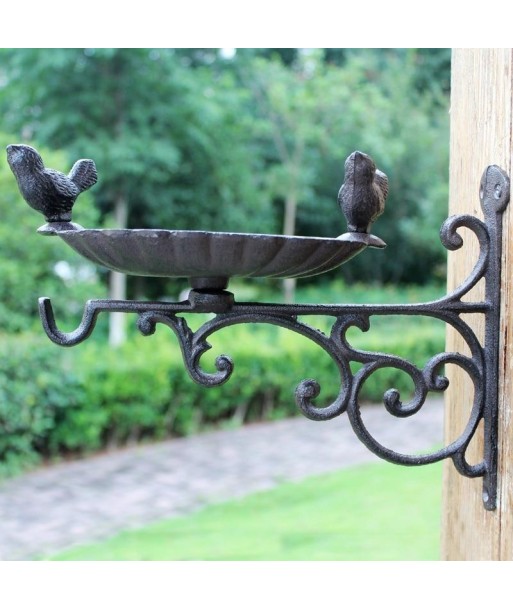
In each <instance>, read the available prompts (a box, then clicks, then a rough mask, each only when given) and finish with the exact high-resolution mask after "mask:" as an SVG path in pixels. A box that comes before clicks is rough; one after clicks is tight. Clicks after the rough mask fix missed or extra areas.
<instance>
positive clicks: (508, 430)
mask: <svg viewBox="0 0 513 609" xmlns="http://www.w3.org/2000/svg"><path fill="white" fill-rule="evenodd" d="M512 79H513V55H512V49H456V50H454V51H453V63H452V89H451V162H450V175H451V177H450V204H449V207H450V213H451V214H463V213H469V214H472V215H480V216H481V209H480V205H479V198H478V193H479V182H480V179H481V175H482V173H483V171H484V169H485V167H486V166H487V165H493V164H495V165H499V166H500V167H502V168H503V169H504V170H506V171H507V172H508V173H509V174H510V175H511V151H512V140H511V133H512V124H513V122H512V116H513V113H512V90H513V89H512ZM481 217H482V216H481ZM503 227H504V228H503V253H502V263H503V273H502V286H501V292H502V303H501V318H502V320H501V332H500V340H501V344H500V351H501V353H500V371H499V447H498V448H499V471H498V480H499V487H498V507H497V509H496V510H495V511H492V512H489V511H486V510H485V509H484V508H483V504H482V500H481V494H482V479H481V478H474V479H469V478H465V477H462V476H461V475H460V474H458V473H457V472H456V470H455V468H454V465H453V464H452V462H450V461H447V462H446V463H445V464H444V492H443V514H442V558H444V559H446V560H512V559H513V460H512V457H513V417H512V408H511V401H512V397H513V382H512V380H511V368H512V367H513V357H512V356H513V353H512V350H513V346H512V345H511V343H510V342H508V339H507V336H508V335H509V336H512V334H513V327H512V325H513V322H512V316H511V313H510V309H511V307H512V305H513V287H512V285H511V279H510V273H509V272H508V270H509V269H510V268H511V266H512V265H511V264H510V263H509V261H510V260H513V242H512V240H511V238H510V237H509V235H511V234H513V214H512V204H511V203H510V205H509V206H508V209H506V212H505V213H504V216H503ZM462 236H463V237H464V238H465V237H467V238H466V240H465V243H464V246H463V247H462V248H461V250H459V251H457V252H453V253H451V254H450V255H449V268H448V287H449V290H452V289H453V288H455V287H456V286H458V285H460V284H461V283H462V281H464V279H465V278H466V277H468V275H469V274H470V272H471V268H472V266H473V264H474V263H475V260H476V258H477V253H478V251H479V247H478V243H477V240H476V239H473V238H469V237H468V233H467V232H466V231H465V234H464V233H463V232H462ZM481 284H482V282H480V283H479V284H478V285H477V286H476V288H474V290H473V291H472V292H471V298H472V300H474V299H479V298H484V286H483V285H481ZM482 317H483V316H482V315H479V314H474V315H466V316H465V321H467V322H469V323H472V327H473V328H474V331H475V332H476V334H477V336H478V337H479V338H480V340H483V334H484V332H483V320H482ZM474 318H476V319H474ZM447 350H448V351H460V352H463V353H466V352H467V351H466V348H465V345H464V343H463V341H462V339H461V337H460V336H459V334H457V333H456V332H455V331H453V330H452V328H449V329H448V332H447ZM448 368H449V370H448V376H449V379H450V386H449V389H448V391H447V395H446V425H445V435H446V438H445V440H446V443H448V442H451V441H453V440H454V439H455V438H456V437H457V436H458V435H459V434H460V433H461V431H462V430H463V428H464V426H465V424H466V423H467V421H468V418H469V411H470V407H471V404H472V399H473V390H472V383H471V382H470V379H469V378H468V376H466V375H465V373H464V372H462V371H461V370H460V369H456V367H454V366H449V367H448ZM467 455H468V460H469V462H470V463H477V462H479V461H480V460H481V459H482V456H483V437H482V429H481V435H479V434H478V437H477V438H476V439H475V440H473V441H472V443H471V446H470V448H469V451H468V452H467Z"/></svg>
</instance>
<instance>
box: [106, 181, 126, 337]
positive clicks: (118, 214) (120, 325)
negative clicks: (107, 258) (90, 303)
mask: <svg viewBox="0 0 513 609" xmlns="http://www.w3.org/2000/svg"><path fill="white" fill-rule="evenodd" d="M114 220H115V224H116V227H117V228H126V225H127V221H128V201H127V198H126V196H125V195H124V194H121V193H120V194H118V196H117V198H116V201H115V204H114ZM109 288H110V289H109V292H110V298H112V299H113V300H126V275H125V274H124V273H118V272H117V271H111V273H110V278H109ZM125 340H126V315H125V314H124V313H111V314H110V319H109V345H110V346H111V347H119V345H122V344H123V343H124V342H125Z"/></svg>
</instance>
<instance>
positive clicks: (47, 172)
mask: <svg viewBox="0 0 513 609" xmlns="http://www.w3.org/2000/svg"><path fill="white" fill-rule="evenodd" d="M7 161H8V163H9V166H10V167H11V170H12V172H13V173H14V175H15V177H16V181H17V182H18V187H19V189H20V192H21V194H22V196H23V198H24V199H25V201H26V202H27V203H28V204H29V205H30V207H32V208H33V209H35V210H37V211H39V212H41V213H42V214H43V215H44V216H45V218H46V221H47V222H70V221H71V210H72V208H73V205H74V203H75V200H76V198H77V197H78V195H79V194H80V193H81V192H84V190H87V189H88V188H91V186H93V185H94V184H96V181H97V180H98V174H97V173H96V165H95V164H94V161H92V160H91V159H81V160H79V161H77V162H76V163H75V164H74V165H73V167H72V169H71V171H70V172H69V174H68V175H65V174H63V173H61V172H60V171H56V170H55V169H47V168H46V167H45V166H44V164H43V159H42V158H41V155H40V154H39V153H38V152H37V150H35V149H34V148H32V146H26V145H24V144H11V145H9V146H7Z"/></svg>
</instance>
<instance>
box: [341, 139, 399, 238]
mask: <svg viewBox="0 0 513 609" xmlns="http://www.w3.org/2000/svg"><path fill="white" fill-rule="evenodd" d="M344 170H345V177H344V183H343V184H342V187H341V188H340V191H339V193H338V202H339V204H340V207H341V208H342V212H343V213H344V215H345V217H346V220H347V228H348V230H349V231H350V232H353V233H368V232H369V231H370V227H371V224H372V223H373V222H374V220H376V218H377V217H378V216H380V215H381V214H382V213H383V211H384V209H385V199H386V198H387V194H388V178H387V176H386V175H385V174H384V173H383V172H382V171H380V170H379V169H376V165H375V164H374V161H373V160H372V159H371V157H370V156H369V155H368V154H365V153H364V152H359V151H356V152H353V153H352V154H350V155H349V156H348V157H347V159H346V162H345V165H344Z"/></svg>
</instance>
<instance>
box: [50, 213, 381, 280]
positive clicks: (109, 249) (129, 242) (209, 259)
mask: <svg viewBox="0 0 513 609" xmlns="http://www.w3.org/2000/svg"><path fill="white" fill-rule="evenodd" d="M66 226H68V227H70V228H71V230H69V229H65V227H66ZM40 232H42V233H44V234H53V235H58V236H59V237H60V238H61V239H63V240H64V241H65V242H66V243H67V244H68V245H69V246H70V247H72V248H73V249H74V250H76V251H77V252H78V253H79V254H81V255H82V256H83V257H84V258H87V259H88V260H90V261H91V262H94V263H96V264H99V265H102V266H105V267H107V268H108V269H111V270H115V271H120V272H122V273H126V274H128V275H142V276H147V277H187V278H190V279H193V278H209V277H210V278H226V279H228V278H230V277H309V276H311V275H317V274H319V273H324V272H326V271H329V270H331V269H334V268H336V267H337V266H339V265H340V264H342V263H344V262H346V261H347V260H349V259H350V258H352V257H353V256H355V255H356V254H357V253H358V252H360V251H361V250H363V249H364V248H365V247H367V246H372V247H384V246H385V244H384V242H383V241H381V240H380V239H378V238H377V237H374V236H373V235H367V234H361V233H345V234H344V235H341V236H340V237H337V238H336V239H322V238H319V237H288V236H284V235H265V234H246V233H220V232H204V231H178V230H176V231H175V230H157V229H116V230H110V229H83V228H81V227H79V226H78V225H71V224H67V225H66V224H64V225H55V226H52V224H47V225H45V226H44V227H42V228H41V229H40Z"/></svg>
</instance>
